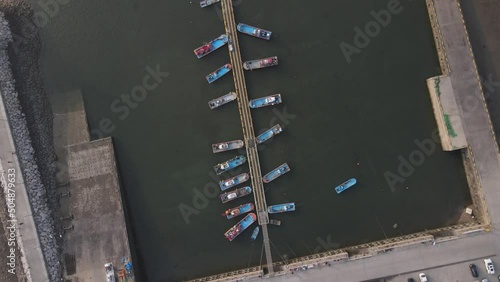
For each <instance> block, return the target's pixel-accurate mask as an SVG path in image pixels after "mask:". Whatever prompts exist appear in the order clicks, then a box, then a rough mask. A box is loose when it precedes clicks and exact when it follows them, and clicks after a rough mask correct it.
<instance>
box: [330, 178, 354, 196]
mask: <svg viewBox="0 0 500 282" xmlns="http://www.w3.org/2000/svg"><path fill="white" fill-rule="evenodd" d="M357 182H358V181H357V180H356V178H351V179H349V180H347V181H346V182H344V183H342V184H340V185H339V186H337V187H335V192H337V194H340V193H342V192H344V191H345V190H347V189H349V188H351V187H352V186H354V185H355V184H356V183H357Z"/></svg>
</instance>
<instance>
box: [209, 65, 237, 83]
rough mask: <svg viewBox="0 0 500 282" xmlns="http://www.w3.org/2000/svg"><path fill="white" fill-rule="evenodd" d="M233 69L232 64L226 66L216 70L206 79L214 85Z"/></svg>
mask: <svg viewBox="0 0 500 282" xmlns="http://www.w3.org/2000/svg"><path fill="white" fill-rule="evenodd" d="M231 68H232V67H231V64H225V65H223V66H222V67H220V68H218V69H217V70H215V71H214V72H212V73H211V74H209V75H207V77H206V78H207V81H208V83H212V82H214V81H216V80H217V79H219V78H221V77H222V76H224V75H225V74H226V73H228V72H230V71H231Z"/></svg>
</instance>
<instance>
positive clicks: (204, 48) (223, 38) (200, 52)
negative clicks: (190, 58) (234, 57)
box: [194, 34, 228, 59]
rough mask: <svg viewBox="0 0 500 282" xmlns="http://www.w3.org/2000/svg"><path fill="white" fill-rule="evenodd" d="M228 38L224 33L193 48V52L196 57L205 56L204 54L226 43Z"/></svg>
mask: <svg viewBox="0 0 500 282" xmlns="http://www.w3.org/2000/svg"><path fill="white" fill-rule="evenodd" d="M227 42H228V38H227V36H226V35H225V34H222V35H221V36H219V37H217V38H215V39H214V40H212V41H210V42H208V43H207V44H205V45H203V46H200V47H198V48H196V49H194V54H195V55H196V57H197V58H198V59H201V58H203V57H205V56H206V55H208V54H210V53H212V52H213V51H215V50H217V49H219V48H220V47H222V46H224V45H226V43H227Z"/></svg>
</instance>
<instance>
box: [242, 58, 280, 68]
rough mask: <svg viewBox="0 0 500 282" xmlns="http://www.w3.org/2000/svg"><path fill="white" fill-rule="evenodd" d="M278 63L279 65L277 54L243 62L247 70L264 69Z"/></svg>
mask: <svg viewBox="0 0 500 282" xmlns="http://www.w3.org/2000/svg"><path fill="white" fill-rule="evenodd" d="M277 65H278V57H276V56H274V57H269V58H264V59H257V60H251V61H246V62H243V68H244V69H245V70H255V69H262V68H267V67H272V66H277Z"/></svg>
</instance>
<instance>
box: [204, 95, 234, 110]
mask: <svg viewBox="0 0 500 282" xmlns="http://www.w3.org/2000/svg"><path fill="white" fill-rule="evenodd" d="M234 100H236V92H229V93H227V94H226V95H224V96H221V97H219V98H215V99H213V100H211V101H209V102H208V106H209V107H210V109H212V110H213V109H215V108H218V107H220V106H222V105H225V104H227V103H229V102H231V101H234Z"/></svg>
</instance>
